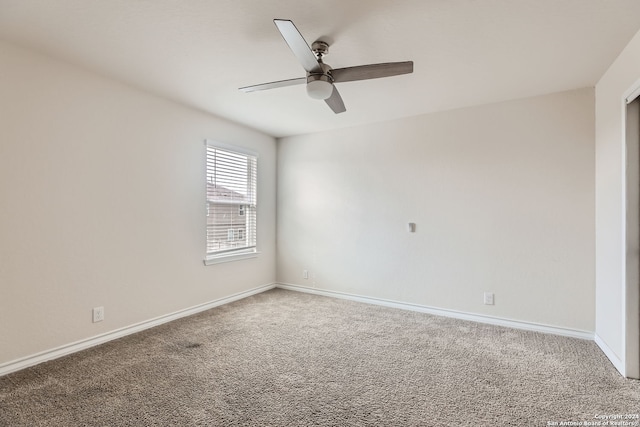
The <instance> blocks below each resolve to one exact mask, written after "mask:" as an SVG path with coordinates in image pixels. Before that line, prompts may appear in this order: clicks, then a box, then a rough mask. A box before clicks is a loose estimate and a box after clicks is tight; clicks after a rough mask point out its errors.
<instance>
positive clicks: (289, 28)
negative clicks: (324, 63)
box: [273, 19, 322, 73]
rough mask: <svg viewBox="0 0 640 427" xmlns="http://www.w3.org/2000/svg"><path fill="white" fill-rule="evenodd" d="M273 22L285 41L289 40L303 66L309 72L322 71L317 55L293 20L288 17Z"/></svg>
mask: <svg viewBox="0 0 640 427" xmlns="http://www.w3.org/2000/svg"><path fill="white" fill-rule="evenodd" d="M273 22H274V23H275V24H276V27H278V30H279V31H280V34H282V37H283V38H284V41H285V42H287V44H288V45H289V48H290V49H291V51H292V52H293V54H294V55H295V56H296V58H298V61H300V64H302V68H304V69H305V70H306V71H307V72H308V73H311V72H318V71H322V68H321V67H320V64H319V63H318V59H317V58H316V55H315V54H314V53H313V51H312V50H311V48H310V47H309V45H308V44H307V42H306V41H305V39H304V37H302V34H300V31H298V29H297V28H296V26H295V25H294V24H293V22H292V21H290V20H288V19H274V20H273Z"/></svg>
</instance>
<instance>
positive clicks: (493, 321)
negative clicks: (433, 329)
mask: <svg viewBox="0 0 640 427" xmlns="http://www.w3.org/2000/svg"><path fill="white" fill-rule="evenodd" d="M276 287H277V288H281V289H287V290H290V291H298V292H306V293H310V294H316V295H323V296H327V297H333V298H342V299H347V300H351V301H358V302H364V303H368V304H375V305H382V306H385V307H393V308H399V309H402V310H411V311H418V312H421V313H428V314H434V315H436V316H445V317H452V318H455V319H462V320H470V321H472V322H479V323H487V324H490V325H498V326H506V327H508V328H515V329H522V330H526V331H533V332H542V333H545V334H554V335H562V336H566V337H572V338H580V339H584V340H589V341H593V339H594V334H593V332H589V331H581V330H577V329H569V328H560V327H557V326H550V325H543V324H539V323H532V322H522V321H519V320H510V319H503V318H500V317H492V316H485V315H481V314H471V313H465V312H462V311H455V310H446V309H442V308H436V307H429V306H425V305H419V304H410V303H405V302H399V301H393V300H386V299H381V298H371V297H365V296H362V295H354V294H348V293H345V292H337V291H328V290H323V289H317V288H310V287H306V286H300V285H292V284H288V283H278V284H276Z"/></svg>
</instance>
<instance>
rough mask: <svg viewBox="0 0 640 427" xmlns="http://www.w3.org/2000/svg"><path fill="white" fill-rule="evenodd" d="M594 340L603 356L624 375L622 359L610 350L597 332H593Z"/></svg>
mask: <svg viewBox="0 0 640 427" xmlns="http://www.w3.org/2000/svg"><path fill="white" fill-rule="evenodd" d="M594 341H595V342H596V344H597V345H598V347H600V350H602V352H603V353H604V355H605V356H607V358H608V359H609V360H610V361H611V364H612V365H613V366H614V367H615V368H616V369H617V370H618V372H620V374H622V376H623V377H626V372H625V371H626V369H625V365H624V361H623V360H622V359H620V357H618V355H617V354H616V353H615V352H614V351H613V350H611V347H609V346H608V345H607V343H605V342H604V340H603V339H602V338H600V336H599V335H598V334H595V338H594Z"/></svg>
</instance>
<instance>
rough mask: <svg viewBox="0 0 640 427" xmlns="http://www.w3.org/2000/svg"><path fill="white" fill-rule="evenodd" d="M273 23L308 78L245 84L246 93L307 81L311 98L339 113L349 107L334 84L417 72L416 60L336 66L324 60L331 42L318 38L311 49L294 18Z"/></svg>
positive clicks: (276, 20)
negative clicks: (251, 84) (324, 103)
mask: <svg viewBox="0 0 640 427" xmlns="http://www.w3.org/2000/svg"><path fill="white" fill-rule="evenodd" d="M273 22H274V23H275V24H276V27H278V30H279V31H280V34H282V37H283V38H284V41H285V42H287V44H288V45H289V48H291V50H292V51H293V54H294V55H295V56H296V58H298V61H299V62H300V64H301V65H302V68H304V69H305V71H306V72H307V77H300V78H297V79H289V80H280V81H277V82H271V83H263V84H259V85H254V86H246V87H241V88H240V90H241V91H243V92H254V91H258V90H265V89H275V88H279V87H285V86H293V85H298V84H306V85H307V93H308V94H309V96H310V97H311V98H314V99H324V101H325V102H326V103H327V105H328V106H329V107H330V108H331V109H332V110H333V112H334V113H336V114H338V113H343V112H345V111H347V110H346V108H345V106H344V102H343V101H342V97H341V96H340V93H338V89H337V88H336V87H335V86H334V85H333V84H334V83H343V82H352V81H356V80H368V79H377V78H380V77H390V76H397V75H400V74H409V73H412V72H413V61H405V62H385V63H382V64H369V65H359V66H355V67H346V68H336V69H333V68H331V67H330V66H329V65H328V64H325V63H324V62H323V60H322V58H323V57H324V56H325V55H326V54H327V53H329V44H328V43H327V42H324V41H322V40H317V41H315V42H313V44H312V45H311V48H309V45H308V44H307V42H306V41H305V39H304V37H302V34H300V31H298V29H297V28H296V26H295V25H294V24H293V22H292V21H290V20H288V19H274V20H273Z"/></svg>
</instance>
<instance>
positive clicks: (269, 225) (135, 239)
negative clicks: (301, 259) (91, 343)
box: [0, 42, 276, 365]
mask: <svg viewBox="0 0 640 427" xmlns="http://www.w3.org/2000/svg"><path fill="white" fill-rule="evenodd" d="M0 70H2V72H1V73H0V118H1V119H0V120H1V125H0V365H1V364H2V363H6V362H8V361H11V360H15V359H17V358H21V357H25V356H29V355H32V354H34V353H37V352H40V351H44V350H49V349H52V348H55V347H58V346H61V345H65V344H69V343H71V342H74V341H77V340H81V339H85V338H88V337H92V336H95V335H98V334H102V333H105V332H109V331H113V330H115V329H118V328H121V327H126V326H129V325H132V324H134V323H137V322H142V321H145V320H148V319H151V318H154V317H157V316H161V315H165V314H168V313H172V312H175V311H178V310H181V309H184V308H187V307H191V306H194V305H197V304H201V303H205V302H208V301H212V300H215V299H218V298H221V297H225V296H228V295H232V294H234V293H238V292H241V291H245V290H248V289H252V288H255V287H257V286H259V285H263V284H268V283H272V282H273V281H274V280H275V155H276V144H275V140H274V139H273V138H271V137H269V136H266V135H263V134H260V133H258V132H255V131H252V130H249V129H246V128H243V127H241V126H238V125H235V124H232V123H229V122H227V121H224V120H221V119H218V118H216V117H213V116H210V115H207V114H204V113H201V112H197V111H194V110H191V109H188V108H185V107H181V106H179V105H177V104H175V103H172V102H169V101H166V100H163V99H160V98H157V97H154V96H151V95H148V94H146V93H144V92H140V91H138V90H135V89H133V88H130V87H128V86H125V85H122V84H119V83H117V82H114V81H113V80H110V79H106V78H102V77H100V76H97V75H94V74H92V73H89V72H86V71H84V70H82V69H79V68H76V67H72V66H70V65H67V64H64V63H61V62H58V61H55V60H51V59H49V58H46V57H43V56H40V55H38V54H35V53H33V52H31V51H27V50H23V49H20V48H18V47H15V46H12V45H10V44H6V43H3V42H0ZM205 138H210V139H214V140H219V141H221V142H224V143H228V144H237V145H241V146H244V147H247V148H249V149H251V150H254V151H257V152H258V153H259V156H260V158H259V189H258V191H259V198H260V206H259V224H258V233H259V235H258V238H259V250H260V251H261V252H262V253H261V255H260V256H259V257H258V258H256V259H251V260H243V261H238V262H232V263H226V264H219V265H215V266H209V267H205V266H204V265H203V262H202V260H203V257H204V254H205V223H206V218H205V215H206V203H205V171H204V164H205V160H204V159H205V157H204V156H205V146H204V139H205ZM158 206H161V207H162V209H160V210H159V209H158ZM96 306H104V307H105V315H106V320H105V321H104V322H101V323H96V324H93V323H92V322H91V308H92V307H96Z"/></svg>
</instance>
